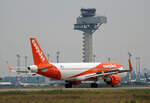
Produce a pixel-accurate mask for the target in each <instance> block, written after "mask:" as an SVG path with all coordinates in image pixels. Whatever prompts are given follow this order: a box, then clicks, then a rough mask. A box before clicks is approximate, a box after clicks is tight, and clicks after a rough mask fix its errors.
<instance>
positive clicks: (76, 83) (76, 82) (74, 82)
mask: <svg viewBox="0 0 150 103" xmlns="http://www.w3.org/2000/svg"><path fill="white" fill-rule="evenodd" d="M80 84H81V81H72V85H80Z"/></svg>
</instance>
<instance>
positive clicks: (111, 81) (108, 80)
mask: <svg viewBox="0 0 150 103" xmlns="http://www.w3.org/2000/svg"><path fill="white" fill-rule="evenodd" d="M104 81H105V82H106V83H107V84H108V85H111V86H115V85H117V84H119V83H120V77H119V76H118V75H112V76H108V77H106V78H105V79H104Z"/></svg>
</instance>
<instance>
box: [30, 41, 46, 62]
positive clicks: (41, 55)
mask: <svg viewBox="0 0 150 103" xmlns="http://www.w3.org/2000/svg"><path fill="white" fill-rule="evenodd" d="M32 43H33V46H34V47H35V49H36V53H38V55H39V56H40V58H41V59H42V61H43V62H44V61H45V58H44V56H43V53H42V52H41V51H40V49H39V47H38V46H37V44H36V42H35V41H34V40H32Z"/></svg>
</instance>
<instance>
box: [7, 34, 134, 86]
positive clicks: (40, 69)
mask: <svg viewBox="0 0 150 103" xmlns="http://www.w3.org/2000/svg"><path fill="white" fill-rule="evenodd" d="M30 43H31V48H32V54H33V61H34V65H31V66H29V67H27V69H26V70H23V71H15V70H14V69H13V68H12V67H11V66H10V65H9V64H8V62H6V64H7V65H8V68H9V70H10V71H15V72H17V73H32V75H33V76H34V75H36V74H39V75H42V76H45V77H48V78H53V79H56V80H64V81H65V88H72V85H80V84H81V83H82V81H94V82H93V83H91V88H98V84H97V83H96V82H97V81H98V80H100V79H103V80H104V82H106V83H107V84H108V85H110V86H112V87H114V86H116V85H118V84H119V83H120V78H121V77H124V76H126V73H127V72H131V71H132V64H131V60H130V57H131V54H129V59H128V63H129V69H123V66H122V65H121V64H118V63H112V62H106V63H105V62H94V63H51V62H49V61H48V60H47V58H46V56H45V55H44V53H43V51H42V49H41V48H40V46H39V43H38V41H37V39H36V38H34V37H31V38H30Z"/></svg>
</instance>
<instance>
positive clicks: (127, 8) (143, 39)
mask: <svg viewBox="0 0 150 103" xmlns="http://www.w3.org/2000/svg"><path fill="white" fill-rule="evenodd" d="M149 5H150V0H0V76H4V75H9V73H8V68H7V65H5V61H6V60H8V61H9V63H10V64H11V65H12V66H16V59H17V58H16V54H20V55H21V65H22V66H23V65H24V56H28V65H30V64H33V61H32V54H31V47H30V43H29V37H31V36H34V37H37V39H38V41H39V43H40V45H41V47H42V49H44V52H45V53H49V54H50V61H52V62H55V61H56V59H55V57H56V51H60V52H61V54H60V61H61V62H81V61H82V32H80V31H75V30H73V28H74V27H73V26H74V23H75V22H76V17H78V16H79V15H80V8H96V9H97V11H96V12H97V14H98V15H105V16H107V19H108V23H107V24H104V25H102V26H101V27H100V29H99V30H98V31H96V32H95V33H94V35H93V47H94V53H95V54H96V61H100V62H101V61H104V62H105V61H107V57H109V56H110V57H111V61H113V62H118V63H121V64H123V65H124V67H125V68H127V58H128V55H127V53H128V51H130V52H131V53H132V54H133V64H134V67H135V57H136V56H140V57H141V68H150V46H149V45H150V29H149V27H150V19H149V18H150V12H149V10H150V6H149Z"/></svg>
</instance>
